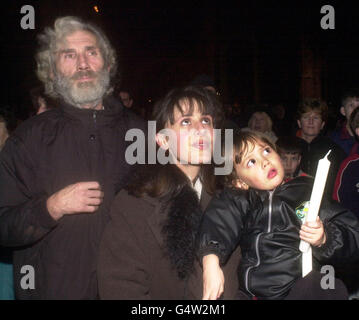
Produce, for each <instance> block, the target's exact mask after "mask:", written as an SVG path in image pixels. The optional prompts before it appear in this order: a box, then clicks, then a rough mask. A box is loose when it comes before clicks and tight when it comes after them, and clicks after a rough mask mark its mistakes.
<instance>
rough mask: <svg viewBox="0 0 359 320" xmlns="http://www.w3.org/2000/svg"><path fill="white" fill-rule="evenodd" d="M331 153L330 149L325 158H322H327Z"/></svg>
mask: <svg viewBox="0 0 359 320" xmlns="http://www.w3.org/2000/svg"><path fill="white" fill-rule="evenodd" d="M331 152H332V149H330V150H329V151H328V153H327V154H326V155H325V157H324V158H326V159H327V158H328V156H329V153H331Z"/></svg>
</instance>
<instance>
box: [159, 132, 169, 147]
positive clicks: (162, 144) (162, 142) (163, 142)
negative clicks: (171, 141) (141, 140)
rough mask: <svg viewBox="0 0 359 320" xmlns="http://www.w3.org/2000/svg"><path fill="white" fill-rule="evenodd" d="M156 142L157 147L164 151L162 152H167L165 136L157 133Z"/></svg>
mask: <svg viewBox="0 0 359 320" xmlns="http://www.w3.org/2000/svg"><path fill="white" fill-rule="evenodd" d="M156 142H157V144H158V145H159V147H160V148H162V149H164V150H168V148H169V145H168V139H167V136H165V135H164V134H162V133H157V134H156Z"/></svg>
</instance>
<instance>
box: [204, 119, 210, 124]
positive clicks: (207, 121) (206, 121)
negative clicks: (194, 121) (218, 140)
mask: <svg viewBox="0 0 359 320" xmlns="http://www.w3.org/2000/svg"><path fill="white" fill-rule="evenodd" d="M202 123H203V124H211V119H210V118H203V119H202Z"/></svg>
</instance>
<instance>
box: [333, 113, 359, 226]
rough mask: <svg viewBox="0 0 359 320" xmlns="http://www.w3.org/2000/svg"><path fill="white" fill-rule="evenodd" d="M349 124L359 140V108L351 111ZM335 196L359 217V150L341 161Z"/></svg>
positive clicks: (335, 198)
mask: <svg viewBox="0 0 359 320" xmlns="http://www.w3.org/2000/svg"><path fill="white" fill-rule="evenodd" d="M349 126H350V130H351V132H353V134H354V137H355V139H356V140H357V141H359V108H356V109H355V110H354V111H353V112H352V113H351V116H350V118H349ZM333 198H334V200H337V201H339V202H340V203H341V204H342V205H343V206H344V207H345V208H348V209H350V210H351V211H353V212H354V213H355V214H356V215H357V217H358V219H359V150H358V151H357V153H356V154H352V155H350V156H349V157H347V158H346V159H345V160H344V161H343V162H342V163H341V165H340V168H339V171H338V174H337V177H336V180H335V187H334V191H333Z"/></svg>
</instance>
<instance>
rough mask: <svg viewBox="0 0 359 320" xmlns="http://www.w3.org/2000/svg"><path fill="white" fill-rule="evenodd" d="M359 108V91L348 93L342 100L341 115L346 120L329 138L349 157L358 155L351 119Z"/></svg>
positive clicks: (351, 90)
mask: <svg viewBox="0 0 359 320" xmlns="http://www.w3.org/2000/svg"><path fill="white" fill-rule="evenodd" d="M358 106H359V89H357V88H354V89H350V90H348V91H346V92H345V93H344V94H343V96H342V99H341V106H340V109H339V110H340V113H341V115H342V116H344V117H345V120H344V121H343V122H342V123H341V124H340V127H339V128H337V129H335V130H334V131H333V132H331V133H330V134H329V137H330V138H331V139H332V140H333V141H334V142H335V143H336V144H337V145H339V146H340V147H341V148H342V149H343V150H344V151H345V153H346V155H347V156H349V155H351V154H357V152H358V149H359V143H358V142H357V141H356V139H355V137H354V132H353V131H352V129H351V128H350V125H349V119H350V115H351V113H352V112H353V110H354V109H356V108H357V107H358Z"/></svg>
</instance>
